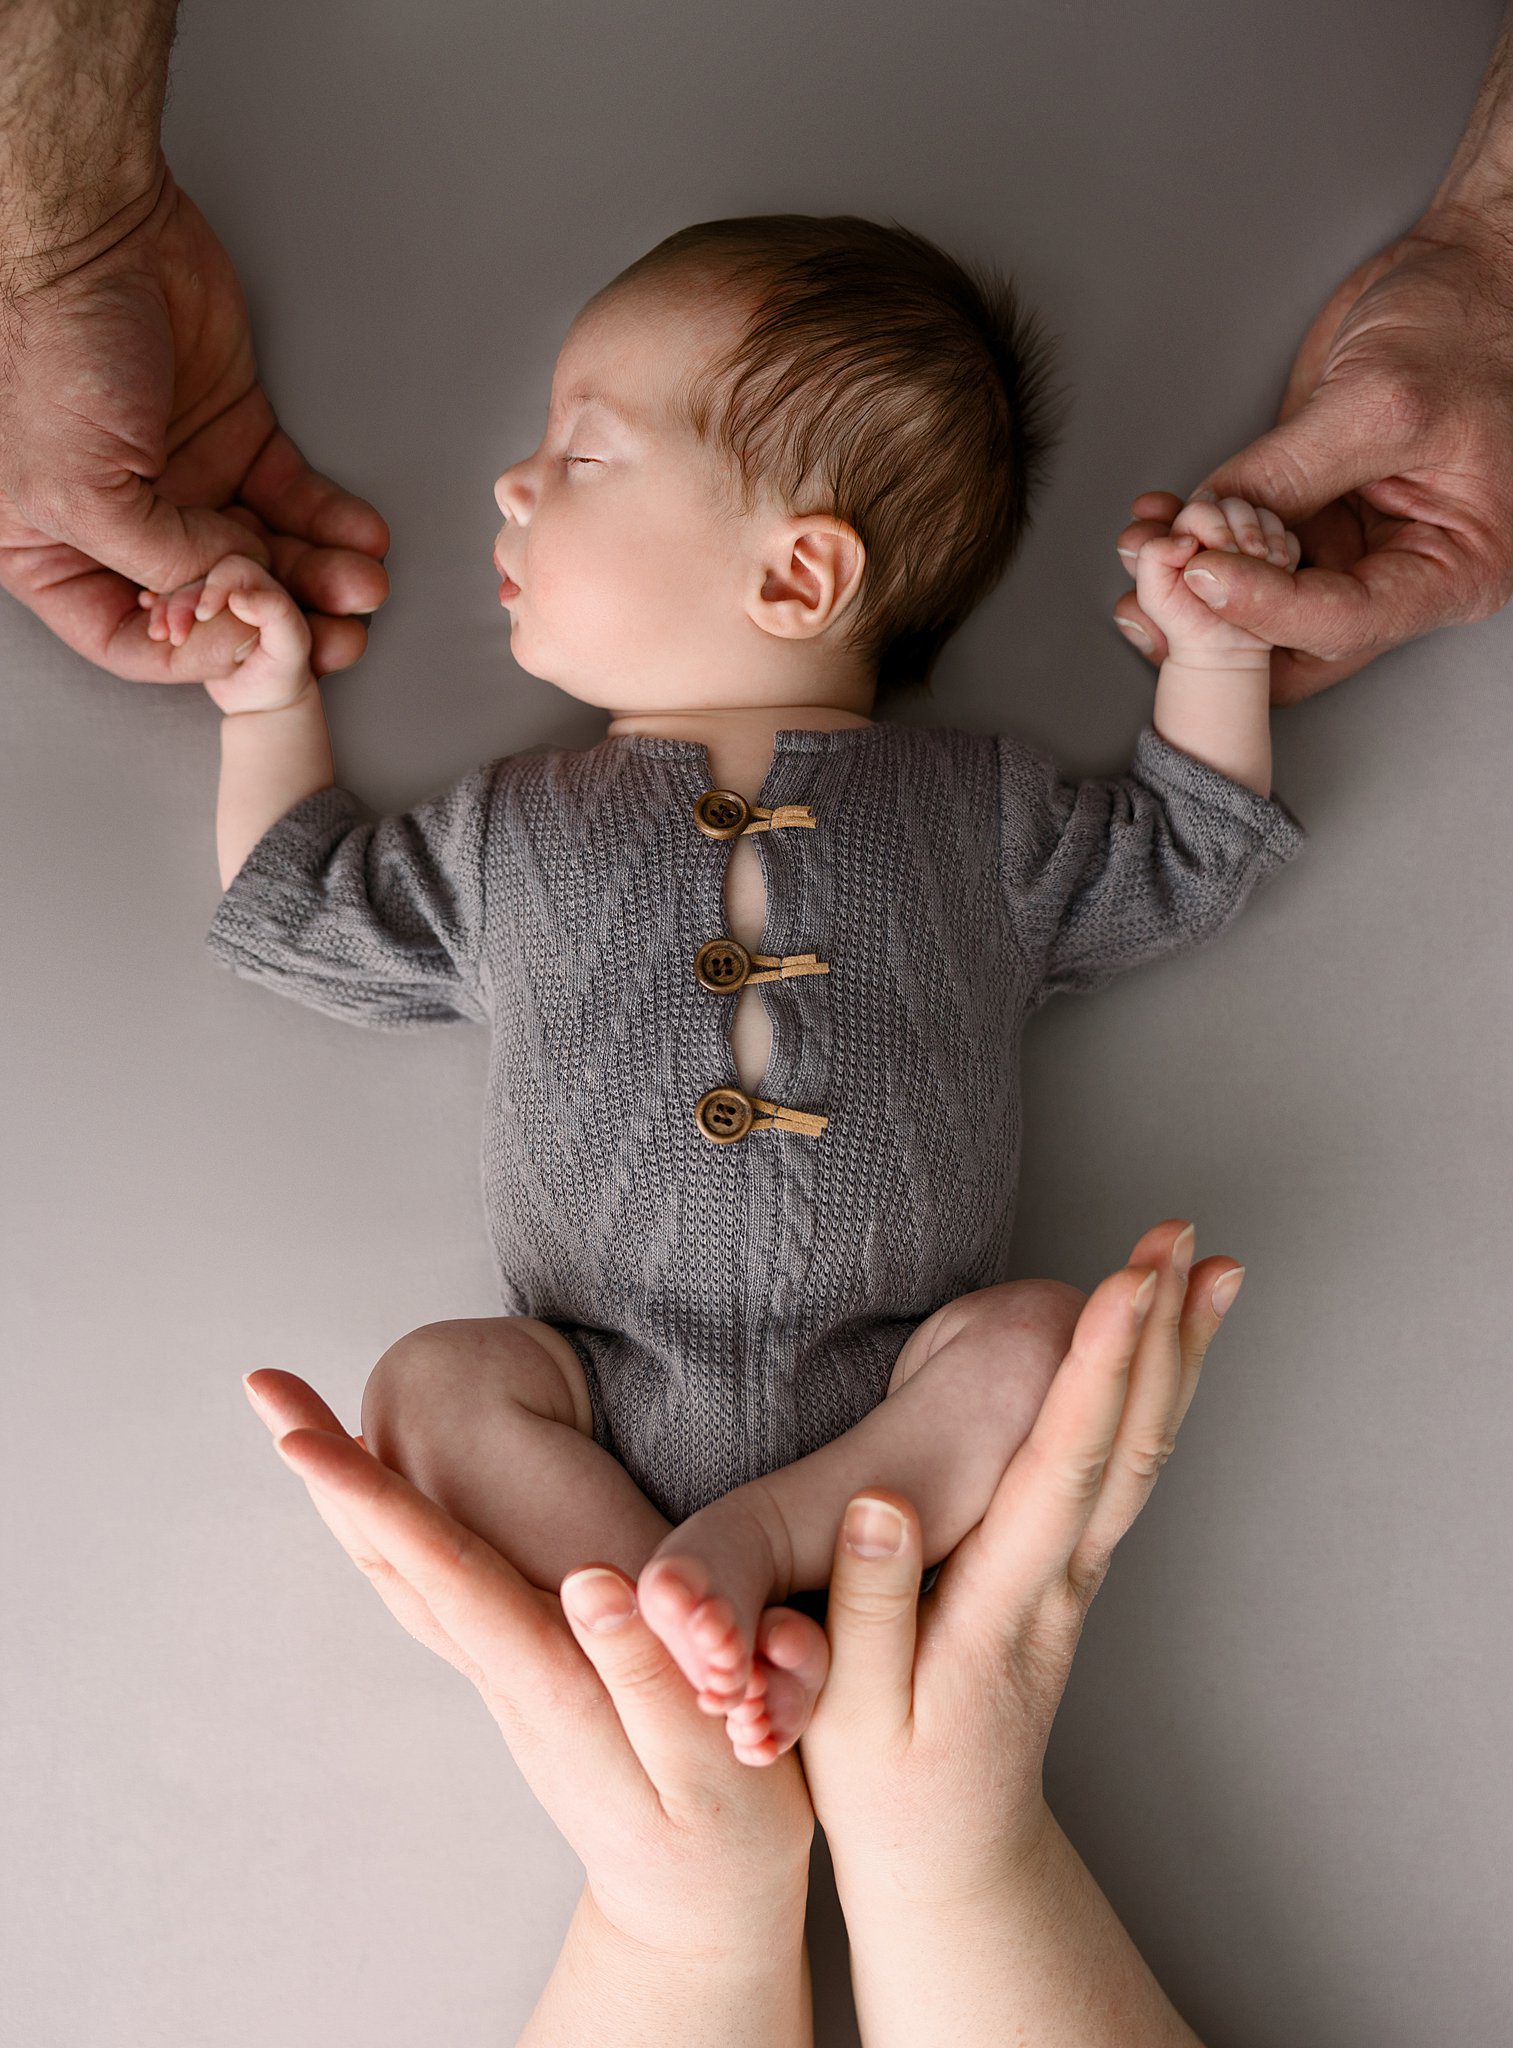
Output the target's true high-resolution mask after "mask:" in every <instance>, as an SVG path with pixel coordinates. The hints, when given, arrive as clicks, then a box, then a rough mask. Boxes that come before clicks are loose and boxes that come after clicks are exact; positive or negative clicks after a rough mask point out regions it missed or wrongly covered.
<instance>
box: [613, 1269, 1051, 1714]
mask: <svg viewBox="0 0 1513 2048" xmlns="http://www.w3.org/2000/svg"><path fill="white" fill-rule="evenodd" d="M1085 1299H1086V1296H1085V1295H1083V1294H1082V1293H1081V1292H1080V1291H1079V1290H1078V1289H1077V1288H1075V1287H1069V1286H1066V1285H1064V1284H1063V1283H1062V1282H1061V1281H1057V1280H1018V1281H1011V1282H1008V1283H1006V1284H1004V1285H1002V1286H998V1287H983V1288H979V1289H977V1290H976V1291H975V1292H974V1293H972V1294H965V1295H962V1296H960V1297H959V1298H958V1299H957V1300H955V1301H952V1302H948V1303H947V1304H946V1305H945V1306H944V1307H943V1308H940V1309H937V1311H936V1312H935V1314H934V1315H933V1316H930V1317H928V1318H927V1319H926V1320H925V1321H924V1322H923V1323H921V1324H920V1326H919V1327H918V1329H916V1330H915V1331H913V1333H912V1334H911V1335H910V1337H909V1339H908V1341H907V1343H906V1344H905V1345H904V1347H903V1349H902V1351H901V1352H900V1353H899V1356H898V1359H897V1361H896V1362H895V1365H894V1369H893V1377H892V1380H891V1381H890V1383H889V1390H888V1395H887V1397H886V1398H885V1399H884V1400H883V1401H881V1402H880V1403H879V1404H878V1406H877V1407H876V1408H874V1409H873V1410H872V1412H871V1413H870V1414H869V1415H866V1416H864V1417H863V1419H862V1420H861V1421H860V1422H859V1423H857V1424H856V1426H855V1427H854V1428H852V1429H849V1430H847V1431H846V1433H845V1434H844V1435H843V1436H839V1437H837V1438H836V1439H835V1440H834V1441H833V1442H832V1443H828V1444H825V1445H824V1446H822V1448H821V1449H819V1450H817V1451H813V1452H811V1453H810V1455H809V1456H808V1457H806V1458H799V1459H797V1460H795V1462H794V1463H793V1464H791V1465H785V1466H783V1467H782V1469H781V1470H779V1471H777V1472H771V1473H768V1474H767V1475H766V1476H765V1477H764V1478H761V1479H756V1480H752V1481H749V1482H748V1483H747V1484H746V1485H745V1486H739V1487H736V1488H735V1490H734V1491H733V1492H731V1493H728V1494H726V1495H725V1496H724V1497H723V1498H722V1499H720V1500H717V1501H713V1502H711V1504H710V1505H709V1506H708V1507H706V1508H701V1509H700V1510H699V1512H698V1513H697V1514H695V1515H691V1516H690V1517H689V1518H688V1520H687V1521H686V1522H683V1523H680V1524H679V1526H678V1527H677V1528H676V1529H674V1530H672V1531H671V1533H670V1534H669V1535H668V1536H667V1537H666V1538H665V1540H664V1541H663V1542H662V1543H661V1544H660V1545H659V1547H658V1549H657V1552H656V1554H655V1556H654V1557H653V1558H652V1559H651V1561H650V1562H649V1563H648V1564H647V1566H646V1568H645V1570H644V1571H643V1572H642V1574H641V1578H640V1581H639V1583H638V1586H637V1599H638V1602H639V1604H640V1607H641V1611H642V1613H643V1614H644V1615H645V1616H646V1618H647V1620H648V1622H649V1623H650V1625H651V1626H652V1627H653V1628H654V1629H656V1631H657V1633H658V1634H659V1635H661V1636H662V1637H663V1639H664V1641H666V1643H667V1645H668V1648H669V1649H670V1650H671V1651H672V1653H673V1655H674V1656H675V1657H676V1658H677V1659H678V1662H679V1664H680V1666H681V1667H682V1669H683V1671H684V1672H685V1674H686V1675H687V1676H688V1678H689V1679H690V1681H691V1682H692V1683H693V1684H694V1685H695V1686H696V1687H698V1688H699V1691H700V1696H701V1701H702V1702H703V1703H706V1704H714V1705H723V1706H724V1707H725V1709H726V1710H727V1712H729V1710H730V1709H731V1708H734V1707H736V1706H737V1705H740V1706H741V1708H742V1713H743V1716H744V1721H743V1725H744V1726H746V1727H747V1728H749V1727H750V1726H751V1725H752V1719H751V1715H750V1711H749V1708H750V1702H751V1701H752V1700H753V1699H754V1698H757V1699H759V1698H760V1696H761V1686H760V1684H759V1683H754V1682H753V1672H752V1661H751V1653H752V1647H753V1641H754V1636H755V1631H756V1627H757V1620H758V1616H759V1614H760V1612H761V1609H762V1608H763V1607H764V1606H765V1605H767V1604H768V1603H770V1602H772V1601H780V1600H784V1599H786V1598H787V1596H788V1595H789V1594H790V1593H793V1592H797V1591H799V1590H801V1589H803V1588H805V1587H816V1586H822V1585H824V1584H825V1583H826V1581H827V1580H828V1578H829V1575H830V1565H831V1560H832V1558H833V1556H834V1551H835V1536H836V1530H837V1528H838V1526H839V1523H840V1519H841V1516H842V1514H843V1513H844V1511H845V1506H846V1503H847V1501H848V1500H849V1499H850V1498H851V1496H852V1495H853V1494H855V1493H859V1492H862V1491H864V1490H865V1489H867V1488H871V1487H886V1488H887V1489H888V1491H889V1492H893V1493H899V1494H902V1495H903V1496H904V1498H905V1499H906V1500H909V1501H911V1502H912V1503H913V1505H914V1507H915V1510H916V1512H917V1513H918V1515H919V1521H920V1534H921V1538H922V1542H923V1546H924V1561H925V1563H926V1565H931V1564H935V1563H938V1562H939V1560H940V1559H941V1558H943V1557H945V1556H946V1555H947V1553H948V1552H949V1551H951V1550H952V1549H953V1548H954V1547H955V1545H956V1544H957V1543H959V1542H960V1541H961V1539H962V1537H963V1536H965V1535H966V1533H967V1531H968V1530H969V1529H972V1528H974V1527H975V1526H976V1525H977V1523H978V1522H980V1521H981V1520H982V1517H983V1514H984V1513H985V1511H986V1509H987V1506H988V1502H989V1501H990V1500H991V1499H992V1497H993V1492H994V1489H995V1487H996V1486H997V1484H998V1482H999V1480H1000V1479H1001V1478H1002V1476H1003V1471H1004V1468H1005V1466H1006V1465H1007V1464H1008V1462H1009V1460H1010V1458H1012V1456H1013V1455H1014V1452H1015V1451H1016V1450H1017V1449H1018V1448H1019V1446H1020V1444H1021V1443H1022V1442H1023V1440H1024V1438H1025V1437H1026V1436H1027V1435H1028V1433H1029V1430H1030V1426H1031V1424H1032V1423H1033V1422H1034V1420H1035V1417H1036V1415H1037V1414H1038V1413H1039V1410H1040V1405H1041V1403H1042V1401H1043V1400H1044V1399H1045V1395H1046V1390H1047V1388H1048V1387H1049V1385H1050V1383H1051V1379H1052V1377H1053V1375H1054V1374H1055V1372H1056V1368H1057V1367H1058V1366H1059V1365H1060V1363H1061V1361H1062V1359H1063V1358H1064V1357H1065V1356H1066V1352H1067V1347H1068V1345H1069V1344H1070V1342H1071V1336H1072V1331H1073V1328H1074V1327H1075V1325H1076V1321H1077V1316H1078V1314H1079V1312H1080V1310H1081V1308H1082V1304H1083V1302H1084V1300H1085ZM721 1596H723V1597H721ZM690 1603H692V1604H690ZM710 1603H712V1604H715V1605H717V1606H719V1607H721V1608H722V1609H723V1607H724V1606H726V1605H727V1604H728V1608H729V1610H730V1612H729V1614H728V1615H727V1616H725V1620H726V1624H727V1640H725V1641H724V1642H719V1643H717V1642H716V1641H715V1638H714V1637H713V1636H712V1635H711V1634H707V1633H706V1635H705V1636H704V1637H703V1638H702V1639H697V1638H694V1637H692V1636H691V1635H690V1633H689V1631H688V1629H687V1626H686V1624H687V1620H688V1617H689V1615H690V1613H692V1612H693V1611H694V1609H695V1608H697V1607H701V1606H705V1607H706V1608H707V1604H710ZM715 1648H718V1650H719V1651H720V1657H719V1664H720V1666H722V1667H723V1669H724V1670H725V1671H727V1672H729V1674H730V1677H729V1680H728V1682H725V1681H721V1680H720V1679H718V1678H717V1677H715V1676H714V1672H713V1665H712V1660H711V1656H710V1651H711V1650H712V1649H715ZM742 1652H743V1653H744V1654H739V1653H742ZM809 1704H811V1705H812V1702H810V1703H809ZM785 1732H787V1731H785ZM734 1734H735V1728H734V1726H732V1736H734Z"/></svg>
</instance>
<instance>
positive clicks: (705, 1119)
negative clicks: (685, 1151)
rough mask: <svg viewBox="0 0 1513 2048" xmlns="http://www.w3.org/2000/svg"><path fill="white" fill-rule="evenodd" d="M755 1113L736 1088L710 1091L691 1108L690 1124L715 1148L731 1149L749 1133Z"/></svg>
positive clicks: (747, 1098) (747, 1096)
mask: <svg viewBox="0 0 1513 2048" xmlns="http://www.w3.org/2000/svg"><path fill="white" fill-rule="evenodd" d="M755 1115H756V1112H755V1111H754V1110H753V1108H752V1106H751V1098H750V1096H749V1095H745V1094H743V1093H742V1092H741V1090H740V1089H739V1088H711V1089H709V1090H707V1091H706V1093H705V1094H703V1095H701V1096H700V1097H699V1099H698V1101H697V1102H696V1103H695V1104H694V1106H693V1120H694V1122H695V1123H696V1124H697V1125H698V1127H699V1129H700V1130H701V1131H702V1132H703V1133H704V1136H705V1137H706V1138H710V1139H712V1140H713V1141H714V1143H715V1144H716V1145H732V1144H734V1143H735V1141H736V1139H737V1138H744V1137H745V1135H746V1133H747V1132H748V1131H749V1130H750V1129H751V1126H752V1121H753V1119H754V1117H755Z"/></svg>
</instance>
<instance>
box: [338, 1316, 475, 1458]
mask: <svg viewBox="0 0 1513 2048" xmlns="http://www.w3.org/2000/svg"><path fill="white" fill-rule="evenodd" d="M460 1327H461V1326H460V1324H458V1323H450V1322H445V1323H424V1324H422V1325H421V1327H420V1328H419V1329H418V1330H411V1331H409V1332H408V1333H407V1334H406V1335H405V1336H403V1337H401V1338H400V1339H399V1340H398V1342H397V1343H394V1344H391V1345H390V1346H389V1348H388V1350H387V1351H386V1352H385V1353H384V1355H383V1357H382V1358H380V1359H379V1361H378V1363H377V1364H376V1365H375V1366H374V1368H373V1370H372V1371H371V1372H370V1373H369V1374H368V1382H367V1385H366V1386H365V1387H364V1388H363V1394H362V1433H363V1437H364V1439H365V1440H366V1442H367V1444H368V1447H369V1448H370V1449H371V1450H372V1452H373V1453H374V1455H375V1456H376V1457H379V1458H384V1447H385V1446H386V1445H389V1446H392V1445H394V1444H395V1443H396V1442H397V1441H398V1439H399V1438H400V1437H402V1436H404V1435H407V1434H408V1433H409V1432H410V1430H412V1429H413V1428H414V1426H415V1423H416V1420H417V1419H418V1418H419V1417H422V1416H425V1415H428V1414H429V1415H434V1414H435V1413H436V1410H437V1408H438V1406H442V1405H446V1404H448V1403H450V1401H451V1400H453V1399H454V1398H455V1397H456V1395H457V1393H458V1391H459V1388H460V1384H461V1382H462V1381H463V1380H464V1379H465V1378H466V1377H467V1368H466V1363H465V1359H464V1355H463V1349H462V1346H461V1345H460V1344H459V1342H458V1331H459V1329H460ZM385 1462H386V1463H387V1462H389V1461H388V1460H387V1459H385Z"/></svg>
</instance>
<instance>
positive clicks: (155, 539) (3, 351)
mask: <svg viewBox="0 0 1513 2048" xmlns="http://www.w3.org/2000/svg"><path fill="white" fill-rule="evenodd" d="M121 218H122V221H123V224H124V223H129V225H123V231H122V232H121V233H120V234H119V236H118V237H117V238H116V239H114V240H104V242H103V246H102V236H101V235H100V234H96V235H95V236H93V237H86V238H85V240H84V241H83V242H82V243H75V244H73V245H71V247H70V248H66V249H59V250H57V251H49V250H48V249H46V248H45V247H43V248H36V247H32V246H30V245H29V246H28V247H27V248H26V249H25V250H20V249H18V248H15V247H10V248H0V584H3V586H4V588H5V589H6V590H8V591H9V592H10V593H11V594H12V596H14V597H18V598H19V599H20V600H21V602H22V603H23V604H24V605H26V606H27V607H28V609H29V610H31V611H33V612H35V613H36V615H37V617H38V618H39V619H41V620H42V622H43V623H44V624H45V625H46V626H48V627H49V628H50V629H51V630H52V631H53V632H54V633H56V634H57V636H58V638H59V639H60V640H62V641H63V642H64V643H65V644H66V645H67V646H69V647H71V648H73V649H74V650H75V652H76V653H79V654H82V655H84V656H86V657H87V658H88V659H89V660H90V661H92V662H94V663H95V664H96V665H97V666H98V667H100V668H103V669H106V670H107V671H108V672H109V673H110V674H112V675H116V676H123V677H127V678H129V679H131V680H133V681H139V682H156V683H171V682H195V683H198V682H199V681H200V679H201V677H202V676H204V675H205V674H206V673H207V670H206V666H205V664H206V660H207V659H210V660H211V661H212V662H214V661H215V660H216V659H217V657H218V656H219V655H224V656H225V657H227V659H226V661H225V666H226V667H227V668H229V666H230V661H229V656H230V652H231V648H232V646H233V644H234V643H235V641H236V640H237V638H238V637H241V638H245V633H244V631H243V630H242V629H241V627H240V626H239V623H238V621H237V620H235V619H233V618H230V617H229V616H227V617H224V618H222V619H221V620H219V621H217V622H215V623H214V624H213V625H212V626H210V627H205V628H199V629H196V631H195V632H194V634H193V635H192V636H191V639H190V641H188V642H186V643H185V645H184V646H182V647H173V646H171V645H169V644H168V643H167V642H165V641H154V640H151V639H149V638H148V634H147V616H146V614H145V612H144V611H143V610H142V608H141V606H140V605H139V604H138V601H137V592H138V589H139V588H145V589H149V590H172V589H175V588H177V587H178V586H179V585H181V584H184V583H188V582H191V581H192V580H193V579H194V578H195V577H198V576H201V575H203V574H204V572H205V571H206V570H207V569H209V568H210V567H211V565H212V564H213V563H214V562H216V561H218V560H219V559H220V558H221V557H222V556H223V555H225V554H228V553H232V552H235V553H239V554H245V555H251V556H252V557H253V558H254V560H256V561H258V562H261V563H262V564H263V566H264V567H266V568H269V569H271V570H272V572H273V574H274V575H275V576H277V577H278V579H279V581H280V582H281V583H283V584H284V585H285V586H286V587H287V588H288V589H289V591H290V592H291V594H292V595H293V596H294V598H295V600H296V602H297V603H298V604H299V605H300V606H301V607H302V608H303V609H304V610H305V611H306V612H307V614H308V615H309V620H310V629H311V636H312V642H313V646H312V653H311V666H312V668H313V669H314V671H315V673H316V675H318V676H319V675H324V674H327V673H329V672H330V671H331V670H333V669H341V668H346V667H349V666H350V665H351V664H352V663H353V662H355V661H356V660H357V659H358V658H359V657H360V655H361V654H362V652H363V650H364V648H365V647H366V645H367V639H368V629H367V626H366V624H365V623H364V622H363V620H362V618H360V617H352V616H350V614H353V613H365V612H370V611H373V610H375V609H376V608H377V607H378V606H379V605H380V604H382V603H383V601H384V599H385V598H386V597H387V595H388V588H389V583H388V576H387V574H386V573H385V571H384V568H383V566H382V560H381V558H382V556H383V555H384V554H386V553H387V551H388V547H389V529H388V527H387V525H386V524H385V523H384V520H383V519H382V518H381V517H380V515H379V514H378V512H377V511H376V510H375V509H374V507H373V506H372V505H370V504H368V503H367V501H366V500H365V499H362V498H358V497H354V496H353V495H352V493H351V492H349V491H345V490H343V489H342V488H341V487H340V485H338V484H335V483H333V482H332V481H331V479H330V478H329V477H325V476H322V475H320V474H319V472H318V471H316V470H313V469H311V467H310V465H309V464H308V463H307V462H306V460H305V458H304V456H303V455H302V454H301V453H300V451H299V449H298V448H297V447H296V446H295V444H294V442H293V441H292V440H290V438H289V436H288V435H287V434H286V433H285V432H284V431H283V429H282V428H281V427H280V426H279V424H278V421H277V419H276V418H275V416H274V411H273V407H272V405H271V404H270V403H269V400H268V396H267V394H266V392H265V391H264V390H263V387H262V385H261V384H260V383H259V381H258V375H257V366H256V363H255V361H254V358H253V350H252V339H251V334H250V331H249V326H248V319H247V306H246V302H245V300H244V298H243V296H242V290H241V286H240V284H239V283H238V280H237V276H236V272H235V270H234V268H233V267H232V263H231V260H230V258H229V257H228V255H227V254H226V251H225V250H224V249H223V248H222V246H221V244H220V242H219V241H218V240H217V238H216V236H215V234H214V233H213V232H212V230H211V228H210V226H209V224H208V223H207V222H206V220H205V218H204V216H203V214H201V212H200V210H199V208H198V207H197V206H196V205H195V204H194V202H193V201H192V200H191V199H190V198H189V197H188V195H187V194H186V193H185V192H183V191H182V190H181V189H180V187H179V186H178V185H177V184H176V183H175V181H174V177H173V174H172V172H171V171H170V170H169V169H168V166H167V164H166V163H164V162H162V161H161V158H160V182H159V184H158V187H157V189H156V192H155V193H152V192H147V193H144V194H143V196H142V200H141V202H140V204H139V205H138V206H136V207H134V208H128V209H127V210H126V212H125V213H124V215H123V216H121ZM75 259H77V260H75ZM214 636H219V637H220V638H221V639H224V640H225V642H226V645H225V647H224V648H223V649H221V648H218V647H217V645H216V641H215V637H214Z"/></svg>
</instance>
